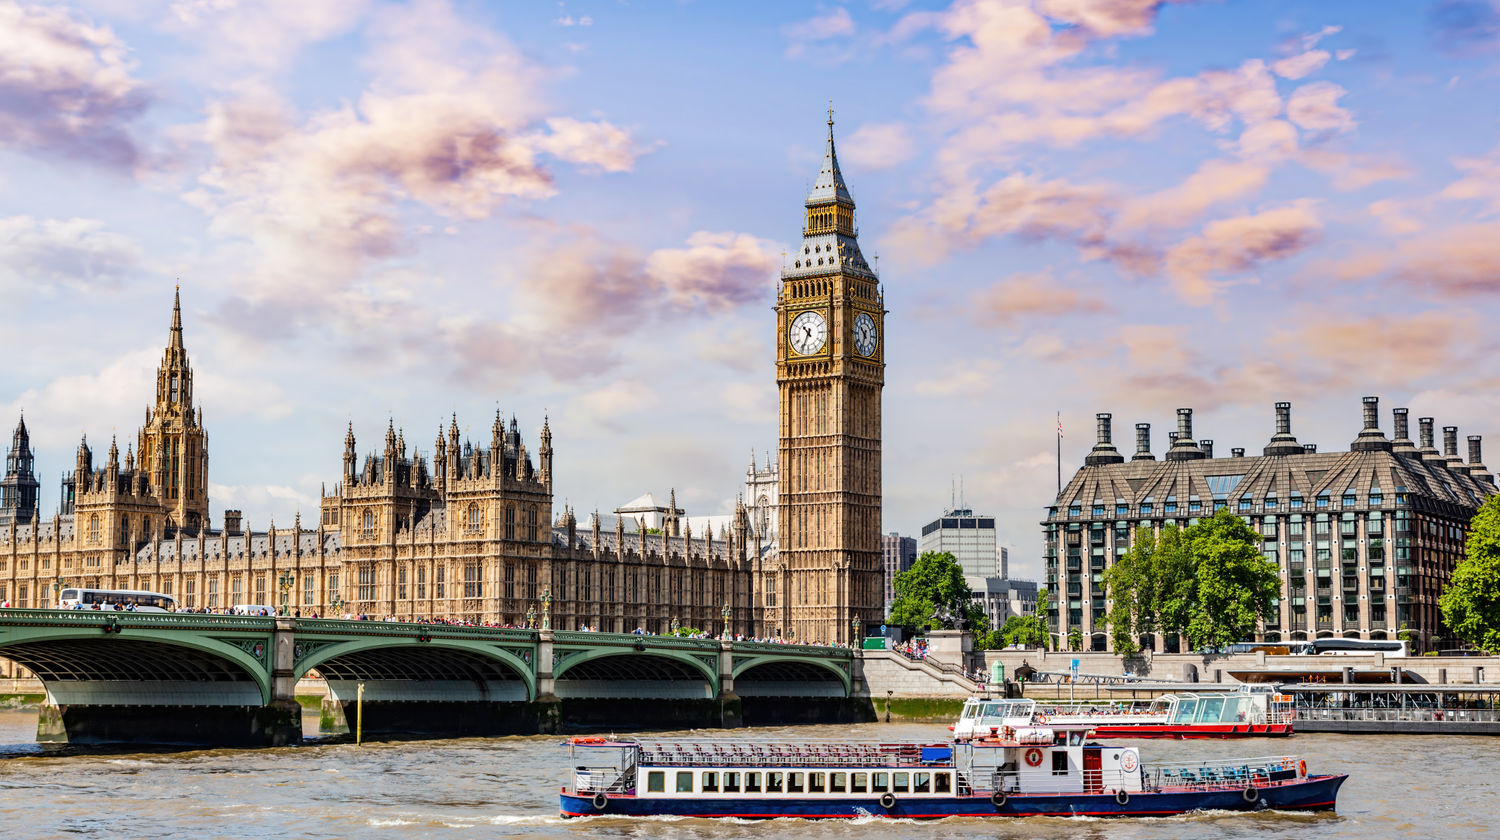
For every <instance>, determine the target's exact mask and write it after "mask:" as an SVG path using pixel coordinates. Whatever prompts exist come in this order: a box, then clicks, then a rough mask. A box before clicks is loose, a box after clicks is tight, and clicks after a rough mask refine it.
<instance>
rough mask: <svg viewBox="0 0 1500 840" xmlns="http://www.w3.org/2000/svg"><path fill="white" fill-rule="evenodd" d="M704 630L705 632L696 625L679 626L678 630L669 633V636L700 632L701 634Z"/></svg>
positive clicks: (691, 634) (693, 634) (692, 634)
mask: <svg viewBox="0 0 1500 840" xmlns="http://www.w3.org/2000/svg"><path fill="white" fill-rule="evenodd" d="M702 632H703V631H702V630H699V629H698V628H696V627H679V628H677V630H676V632H672V633H668V634H667V635H668V636H697V635H698V634H700V633H702Z"/></svg>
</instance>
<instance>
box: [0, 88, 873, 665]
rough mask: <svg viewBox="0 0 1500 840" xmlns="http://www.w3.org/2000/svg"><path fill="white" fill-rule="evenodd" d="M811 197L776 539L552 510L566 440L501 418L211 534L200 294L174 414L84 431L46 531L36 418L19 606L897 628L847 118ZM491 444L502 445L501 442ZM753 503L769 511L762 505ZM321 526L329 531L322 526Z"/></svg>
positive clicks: (16, 486)
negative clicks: (886, 557)
mask: <svg viewBox="0 0 1500 840" xmlns="http://www.w3.org/2000/svg"><path fill="white" fill-rule="evenodd" d="M828 126H829V128H828V138H827V146H826V150H825V156H824V160H823V166H822V170H821V172H820V173H819V177H818V180H817V182H816V184H815V185H814V187H813V190H812V192H811V194H810V195H809V196H808V199H807V201H806V204H805V213H806V215H805V224H804V231H803V239H804V242H803V246H802V253H800V254H797V255H795V258H793V259H792V260H791V261H792V263H793V265H789V266H787V267H786V268H785V270H784V271H783V275H782V280H781V283H780V290H779V294H778V300H777V306H776V329H777V332H778V341H777V347H778V351H777V366H776V370H777V382H778V386H779V392H780V413H779V425H780V435H779V438H780V444H779V450H778V452H779V456H780V457H779V462H780V492H779V494H778V498H777V503H776V504H777V510H776V514H777V528H776V533H775V537H774V539H772V540H767V539H764V538H763V537H767V536H769V535H766V534H758V533H756V530H757V526H759V527H760V529H761V530H764V529H765V526H764V521H765V518H764V517H763V516H760V517H757V520H756V521H752V517H751V516H750V515H749V512H748V511H747V510H746V508H745V506H744V504H743V502H741V504H740V505H739V506H738V509H737V510H736V511H735V514H734V516H733V517H732V520H731V522H732V525H731V526H730V527H727V528H722V529H721V530H720V531H719V532H718V533H713V532H709V533H703V534H697V535H695V534H693V533H692V529H691V525H690V524H689V523H687V522H686V520H685V519H683V518H682V517H681V515H680V513H681V512H680V511H678V510H677V509H676V506H675V504H673V505H671V506H670V507H669V508H668V515H667V518H666V520H665V522H664V523H663V527H661V528H659V529H651V530H659V533H648V529H647V528H645V527H644V526H642V527H639V528H632V529H630V530H629V532H627V529H626V528H625V526H624V522H623V521H622V520H620V519H616V520H615V522H614V523H613V525H614V527H613V528H608V529H605V528H602V527H601V518H600V517H599V516H598V515H597V514H596V515H594V516H592V517H589V518H588V520H587V522H586V523H584V524H582V525H580V523H579V522H578V520H577V518H576V516H575V512H574V511H573V510H571V509H566V508H565V509H563V510H561V511H556V510H555V509H554V504H553V500H554V498H555V496H554V493H553V486H552V481H553V450H552V432H551V428H550V426H549V424H547V423H545V422H544V423H543V426H542V429H541V433H540V439H539V441H538V444H539V445H538V446H537V448H536V450H535V453H534V456H533V453H532V452H531V451H530V450H529V449H528V446H527V443H526V442H525V441H524V440H523V439H522V436H521V433H520V431H519V430H518V428H517V424H516V421H515V420H514V419H512V420H511V421H510V423H509V425H508V426H507V425H506V424H505V423H504V422H503V421H502V419H501V417H500V416H499V415H498V413H497V415H496V418H495V421H494V425H493V428H492V433H491V437H490V440H489V445H488V446H487V447H485V446H483V445H477V444H475V443H473V442H470V441H460V439H459V432H458V422H457V417H456V416H455V417H454V418H453V420H452V422H451V423H450V425H449V426H448V429H447V433H446V435H439V436H438V438H437V440H436V441H435V443H434V446H433V455H432V458H431V460H430V461H429V460H428V459H427V458H425V457H423V456H420V455H418V454H417V452H416V450H415V447H413V446H410V445H408V443H407V442H406V440H405V438H404V435H403V434H401V433H400V432H398V431H397V430H396V429H395V427H394V425H388V427H387V429H386V431H385V439H384V445H383V447H382V448H381V449H380V450H379V451H378V452H376V453H373V454H369V455H367V456H365V457H364V458H363V460H361V458H360V455H359V453H358V451H357V449H356V441H355V437H354V431H353V426H352V424H351V426H350V428H349V430H348V432H347V434H346V436H345V439H344V453H343V470H342V476H341V479H340V480H339V481H338V482H337V483H335V484H334V485H333V487H332V489H331V491H327V490H325V493H324V495H323V498H322V501H321V504H320V510H319V512H318V519H317V522H316V523H315V524H314V523H305V522H303V521H302V517H301V515H300V514H299V515H298V517H297V519H296V520H295V521H294V522H293V523H292V524H291V526H290V527H282V528H278V527H276V526H275V525H274V524H273V525H271V527H268V528H266V529H265V530H253V529H252V528H251V527H250V526H249V524H248V523H246V522H245V521H244V519H243V517H242V515H241V513H240V512H239V511H232V510H231V511H225V512H224V517H223V520H222V521H221V522H220V523H219V526H218V527H216V528H215V527H212V524H211V520H210V516H209V498H208V486H209V484H208V437H207V433H206V431H205V429H204V426H203V414H202V409H201V408H200V407H197V406H196V404H195V403H194V401H193V370H192V367H191V366H190V364H189V361H188V354H187V350H186V347H185V345H184V341H183V330H182V320H181V306H180V303H179V302H178V301H176V300H174V304H173V311H172V326H171V333H170V336H169V340H168V344H167V347H166V350H165V352H164V354H163V357H162V362H161V366H160V367H159V369H158V371H157V378H156V395H155V402H154V406H153V407H152V408H150V409H148V410H147V411H146V420H145V425H144V426H143V427H142V428H141V430H140V431H139V433H138V435H137V439H136V441H135V442H134V444H129V443H127V446H126V451H125V453H124V455H123V456H122V455H121V454H120V452H119V447H118V444H117V442H114V441H112V442H111V443H110V447H109V451H108V454H107V455H105V456H104V457H102V458H98V457H96V455H95V452H94V450H93V449H92V447H91V446H90V445H89V443H88V440H87V438H85V439H84V441H83V442H82V443H80V445H79V447H78V450H77V458H76V462H75V464H74V469H73V471H72V472H71V473H69V474H67V475H65V476H64V478H63V480H62V483H61V491H62V499H61V504H60V506H59V509H58V510H57V512H56V513H55V514H54V515H53V516H51V517H50V518H45V519H44V518H42V516H41V515H40V510H39V505H38V489H39V486H40V485H39V482H38V481H37V478H36V472H35V465H34V454H33V452H32V450H31V447H30V441H29V430H28V429H27V427H26V423H25V419H24V418H23V419H22V421H21V422H20V423H19V424H18V425H17V427H16V430H15V433H14V435H13V438H12V441H11V447H10V450H9V456H8V457H7V460H6V468H5V476H4V479H3V480H0V601H9V602H10V603H11V604H12V606H15V607H23V608H24V607H33V608H41V607H48V606H52V605H53V604H55V602H56V596H57V590H58V589H60V588H61V587H64V586H84V587H91V588H106V589H137V590H149V591H154V592H160V593H164V594H169V595H172V596H173V597H174V598H176V599H177V601H178V602H179V605H180V607H181V608H185V609H209V610H215V611H220V610H223V609H225V608H228V607H231V606H233V605H237V604H264V605H275V606H279V605H281V604H282V603H283V598H285V601H286V603H287V604H288V606H289V609H294V610H296V611H298V612H299V613H300V614H302V615H311V614H318V615H330V614H332V615H340V614H346V613H356V614H366V615H369V616H371V617H385V616H396V617H398V618H404V619H412V618H430V619H446V620H463V621H471V622H492V623H504V624H512V625H526V624H532V623H534V624H535V625H538V626H539V625H541V624H542V623H543V621H544V620H545V621H546V622H547V623H548V624H550V626H551V627H554V628H557V629H577V628H580V627H585V626H587V627H596V628H597V629H599V630H602V631H614V632H630V631H632V630H635V629H637V628H640V629H644V630H646V631H648V632H666V631H667V630H668V629H669V628H670V626H671V625H672V623H673V622H676V623H677V624H679V625H681V626H684V627H698V628H704V629H708V630H712V631H715V632H717V631H719V630H720V629H722V628H724V627H725V626H726V622H727V627H728V629H729V631H730V632H734V633H743V634H746V635H749V636H755V637H762V636H781V637H784V638H787V639H789V640H793V641H821V642H838V643H845V642H848V641H849V640H850V639H851V637H853V636H855V635H857V634H860V633H862V632H863V628H864V627H865V626H866V625H869V624H876V623H879V622H880V620H881V618H882V616H881V610H882V580H881V566H880V534H881V528H880V506H881V484H880V412H881V404H880V393H881V389H882V387H883V385H884V368H885V365H884V316H885V311H884V309H883V306H882V295H881V292H880V289H879V286H878V280H877V278H876V276H875V274H874V272H873V271H872V270H871V268H870V267H869V265H868V264H867V263H866V261H865V259H864V258H863V256H862V255H861V254H860V251H859V246H858V243H857V241H856V238H855V225H854V202H853V199H852V198H851V197H850V194H849V192H848V189H847V188H846V187H845V185H844V181H843V176H842V174H841V173H840V171H839V166H838V159H837V156H836V154H835V150H834V143H833V123H832V120H831V118H830V121H829V123H828ZM481 444H482V442H481ZM752 502H753V500H752ZM309 526H311V527H309Z"/></svg>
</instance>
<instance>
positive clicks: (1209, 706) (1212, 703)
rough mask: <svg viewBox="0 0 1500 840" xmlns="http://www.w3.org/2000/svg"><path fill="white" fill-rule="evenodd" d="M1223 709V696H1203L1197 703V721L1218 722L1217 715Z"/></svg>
mask: <svg viewBox="0 0 1500 840" xmlns="http://www.w3.org/2000/svg"><path fill="white" fill-rule="evenodd" d="M1223 711H1224V698H1223V697H1205V698H1203V702H1202V703H1200V704H1198V721H1199V722H1200V723H1218V722H1219V715H1220V714H1222V713H1223Z"/></svg>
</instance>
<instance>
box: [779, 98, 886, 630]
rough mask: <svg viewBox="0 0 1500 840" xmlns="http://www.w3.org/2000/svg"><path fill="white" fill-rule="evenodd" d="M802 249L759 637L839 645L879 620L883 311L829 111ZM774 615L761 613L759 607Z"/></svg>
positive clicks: (793, 292) (782, 296)
mask: <svg viewBox="0 0 1500 840" xmlns="http://www.w3.org/2000/svg"><path fill="white" fill-rule="evenodd" d="M803 206H804V221H803V228H802V246H801V247H800V248H799V249H797V251H796V252H795V253H793V254H791V255H790V257H789V262H790V264H789V265H785V266H783V268H782V273H781V289H780V292H779V294H778V295H777V301H776V329H777V342H776V382H777V386H778V391H779V395H780V414H779V425H780V433H779V438H780V446H779V454H780V462H779V463H780V465H781V484H780V488H779V491H778V495H779V500H778V501H779V506H780V510H779V511H778V516H779V519H780V533H779V534H778V540H777V544H778V549H777V559H776V563H775V566H774V567H773V568H770V569H767V570H766V574H765V575H764V578H763V580H761V581H760V582H759V584H760V585H761V586H762V587H764V588H766V589H767V590H769V591H767V592H766V593H765V594H766V595H769V596H770V597H766V598H763V600H762V603H765V604H767V605H768V606H767V609H766V628H765V629H766V630H767V631H768V632H770V633H776V632H778V631H779V632H780V633H781V635H782V636H784V637H787V638H790V639H792V640H795V641H809V642H813V641H822V642H846V641H850V640H852V639H853V638H854V637H855V636H857V635H858V634H860V633H861V632H862V630H863V627H864V625H866V624H869V623H872V622H878V621H879V620H880V619H881V618H882V615H881V611H882V609H883V606H884V601H883V591H884V590H883V587H882V585H881V572H880V569H881V565H880V506H881V478H880V440H881V430H880V424H881V420H880V399H881V390H882V389H883V388H884V386H885V340H884V329H883V327H884V321H885V314H886V313H885V308H884V301H883V299H882V295H881V291H880V287H879V278H877V277H876V275H875V272H874V270H873V269H872V268H871V266H870V265H869V263H868V262H866V260H865V258H864V255H863V254H862V253H861V252H860V250H859V239H858V237H859V229H858V227H857V225H856V224H855V215H854V197H853V196H852V195H851V194H850V192H849V188H848V186H847V185H846V184H845V183H844V175H843V173H842V172H841V171H840V170H839V159H838V151H837V149H836V147H835V145H834V137H833V109H832V108H831V107H830V108H829V112H828V139H827V144H826V146H825V148H824V152H823V165H822V167H821V169H819V171H818V178H817V181H815V182H814V184H813V188H812V191H811V192H809V193H808V196H807V201H806V202H805V203H804V205H803ZM773 604H774V605H775V606H769V605H773Z"/></svg>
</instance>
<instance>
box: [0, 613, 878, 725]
mask: <svg viewBox="0 0 1500 840" xmlns="http://www.w3.org/2000/svg"><path fill="white" fill-rule="evenodd" d="M0 657H5V658H7V659H10V660H12V661H14V662H16V663H18V664H20V665H22V666H24V667H26V668H27V669H29V670H30V671H31V672H32V673H33V674H35V675H36V677H37V678H38V679H39V680H41V682H42V684H43V686H44V687H45V688H46V693H47V700H46V705H45V707H44V708H43V711H42V714H41V717H40V721H39V725H38V733H37V737H38V740H42V741H71V742H75V743H87V742H119V741H125V742H143V743H183V744H207V745H220V746H249V745H281V744H290V743H296V742H297V741H300V740H301V737H302V725H301V706H300V705H299V704H298V702H297V698H296V696H295V688H296V684H297V681H298V680H299V679H300V678H302V677H303V676H305V675H309V674H314V675H319V676H321V677H322V678H323V679H324V680H325V681H326V682H327V686H328V696H327V697H326V698H325V699H324V700H323V710H322V719H323V728H324V729H325V731H332V732H339V731H346V727H348V728H352V727H353V725H354V724H355V722H356V715H360V716H361V717H360V718H359V722H360V724H361V725H362V728H363V730H364V732H365V733H366V734H369V735H376V736H404V737H411V736H433V737H439V736H442V737H447V736H461V735H501V734H527V733H549V732H560V731H568V730H582V729H601V730H612V729H620V730H624V729H641V728H651V727H672V728H687V727H734V726H741V725H746V724H758V723H794V722H838V721H849V720H855V719H858V718H860V717H863V716H865V715H867V714H868V700H864V701H863V704H862V703H861V698H858V697H855V696H854V695H855V694H856V693H857V692H856V691H855V690H854V689H855V682H856V679H857V677H856V666H855V658H854V652H853V651H850V650H848V649H844V648H833V647H819V646H811V645H788V644H766V643H759V642H731V641H721V640H718V639H694V638H681V637H675V636H643V635H635V634H614V633H586V632H569V631H561V630H524V629H507V628H495V627H469V626H455V625H447V624H423V623H404V622H381V621H343V620H337V619H304V618H282V617H257V616H231V615H200V614H193V613H144V612H100V611H92V610H89V611H85V610H71V611H67V610H15V609H7V610H0ZM361 687H362V690H361ZM789 698H795V700H794V702H788V699H789Z"/></svg>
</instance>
